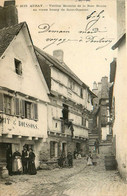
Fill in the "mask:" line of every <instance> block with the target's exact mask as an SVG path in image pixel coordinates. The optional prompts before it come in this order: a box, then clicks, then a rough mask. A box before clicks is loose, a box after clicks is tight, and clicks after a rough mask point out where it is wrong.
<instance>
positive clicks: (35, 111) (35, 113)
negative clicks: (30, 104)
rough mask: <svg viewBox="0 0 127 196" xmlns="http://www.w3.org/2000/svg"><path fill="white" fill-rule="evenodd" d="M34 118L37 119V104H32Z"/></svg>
mask: <svg viewBox="0 0 127 196" xmlns="http://www.w3.org/2000/svg"><path fill="white" fill-rule="evenodd" d="M34 120H38V105H37V104H34Z"/></svg>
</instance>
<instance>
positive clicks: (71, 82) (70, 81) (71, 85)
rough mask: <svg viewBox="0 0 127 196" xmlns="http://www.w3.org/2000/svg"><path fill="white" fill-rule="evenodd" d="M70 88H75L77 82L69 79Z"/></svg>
mask: <svg viewBox="0 0 127 196" xmlns="http://www.w3.org/2000/svg"><path fill="white" fill-rule="evenodd" d="M69 88H70V89H71V90H75V82H73V81H72V80H71V79H69Z"/></svg>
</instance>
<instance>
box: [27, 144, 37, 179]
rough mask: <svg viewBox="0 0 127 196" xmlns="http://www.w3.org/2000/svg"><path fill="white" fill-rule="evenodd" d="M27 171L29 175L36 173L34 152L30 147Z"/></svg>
mask: <svg viewBox="0 0 127 196" xmlns="http://www.w3.org/2000/svg"><path fill="white" fill-rule="evenodd" d="M28 173H29V174H30V175H36V174H37V170H36V167H35V154H34V152H33V150H32V148H30V149H29V159H28Z"/></svg>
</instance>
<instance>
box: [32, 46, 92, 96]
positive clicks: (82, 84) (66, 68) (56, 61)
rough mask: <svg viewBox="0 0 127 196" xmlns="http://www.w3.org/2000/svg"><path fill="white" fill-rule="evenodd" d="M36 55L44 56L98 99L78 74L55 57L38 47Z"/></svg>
mask: <svg viewBox="0 0 127 196" xmlns="http://www.w3.org/2000/svg"><path fill="white" fill-rule="evenodd" d="M34 48H35V51H36V53H39V54H40V55H42V56H43V57H44V58H45V59H46V60H48V61H49V62H50V63H51V64H52V65H53V66H54V67H56V68H57V69H59V70H61V71H63V72H64V73H66V74H67V75H68V76H70V77H71V78H72V79H73V80H75V81H76V82H77V83H78V84H80V85H81V86H82V87H83V88H87V89H88V91H89V93H90V94H91V95H92V96H93V97H96V95H95V94H94V93H93V92H92V91H91V90H90V89H89V86H87V85H86V84H85V83H84V82H82V81H81V80H80V79H79V78H78V77H77V76H76V74H75V73H74V72H73V71H72V70H71V69H70V68H69V67H68V66H67V65H66V64H65V63H64V62H60V61H59V60H57V59H56V58H55V57H53V56H51V55H50V54H47V53H46V52H44V51H42V50H41V49H39V48H38V47H36V46H34Z"/></svg>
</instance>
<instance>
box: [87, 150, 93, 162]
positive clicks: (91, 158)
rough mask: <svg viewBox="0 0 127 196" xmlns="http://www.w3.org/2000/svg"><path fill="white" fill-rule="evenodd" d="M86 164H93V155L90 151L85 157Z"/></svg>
mask: <svg viewBox="0 0 127 196" xmlns="http://www.w3.org/2000/svg"><path fill="white" fill-rule="evenodd" d="M87 165H88V166H90V165H93V157H92V153H91V151H90V152H89V155H88V157H87Z"/></svg>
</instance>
